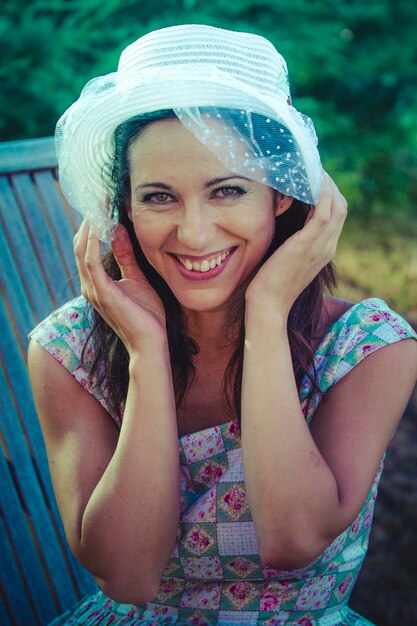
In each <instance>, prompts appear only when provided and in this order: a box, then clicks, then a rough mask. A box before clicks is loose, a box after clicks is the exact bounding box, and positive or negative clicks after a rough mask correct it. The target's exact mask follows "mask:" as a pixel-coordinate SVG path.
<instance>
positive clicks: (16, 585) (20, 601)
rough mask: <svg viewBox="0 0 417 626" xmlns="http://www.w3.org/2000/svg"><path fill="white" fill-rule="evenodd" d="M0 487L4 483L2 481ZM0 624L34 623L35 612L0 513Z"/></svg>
mask: <svg viewBox="0 0 417 626" xmlns="http://www.w3.org/2000/svg"><path fill="white" fill-rule="evenodd" d="M1 484H2V487H3V485H4V483H3V481H2V483H1ZM0 546H1V562H2V567H1V568H0V624H1V625H2V626H19V624H26V625H28V624H36V623H38V619H37V618H36V612H34V610H33V608H32V606H31V598H30V595H29V593H28V589H27V587H26V588H25V584H24V582H23V578H22V576H21V573H20V571H19V568H18V567H17V561H16V555H15V554H14V553H13V551H12V549H11V546H10V541H9V537H8V536H7V532H6V528H5V526H4V521H3V517H2V515H0Z"/></svg>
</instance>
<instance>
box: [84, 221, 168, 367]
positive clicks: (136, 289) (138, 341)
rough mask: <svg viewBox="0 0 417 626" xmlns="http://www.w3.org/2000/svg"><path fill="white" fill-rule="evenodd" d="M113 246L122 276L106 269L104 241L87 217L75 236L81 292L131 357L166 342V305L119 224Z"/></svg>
mask: <svg viewBox="0 0 417 626" xmlns="http://www.w3.org/2000/svg"><path fill="white" fill-rule="evenodd" d="M112 248H113V253H114V256H115V259H116V261H117V264H118V265H119V267H120V272H121V275H122V278H121V279H120V280H118V281H116V280H113V279H112V278H110V276H109V275H108V274H107V273H106V271H105V270H104V267H103V264H102V260H101V244H100V240H99V239H98V237H97V236H96V235H95V234H94V233H93V231H92V229H91V227H90V225H89V224H88V223H87V222H86V221H85V220H84V221H83V222H82V224H81V226H80V229H79V231H78V233H77V234H76V235H75V238H74V254H75V259H76V263H77V268H78V272H79V274H80V279H81V293H82V295H83V296H84V297H85V298H86V300H88V301H89V302H90V303H91V304H92V306H93V307H94V308H95V309H96V311H97V312H98V313H99V314H100V315H101V317H102V318H103V319H104V320H105V322H107V324H108V325H109V326H110V327H111V328H112V329H113V330H114V332H115V333H117V335H118V336H119V337H120V339H121V340H122V341H123V343H124V345H125V347H126V350H127V351H128V353H129V355H130V357H132V356H133V354H134V353H138V352H141V351H142V350H144V349H147V348H153V349H154V348H158V347H164V346H166V345H167V334H166V326H165V311H164V307H163V304H162V302H161V300H160V298H159V296H158V294H157V293H156V291H155V289H153V287H151V285H150V284H149V282H148V281H147V279H146V278H145V276H144V274H143V272H142V271H141V269H140V268H139V266H138V264H137V261H136V257H135V254H134V251H133V247H132V243H131V241H130V238H129V235H128V232H127V230H126V229H125V227H124V226H122V225H121V224H119V225H118V226H117V228H116V231H115V238H114V240H113V241H112Z"/></svg>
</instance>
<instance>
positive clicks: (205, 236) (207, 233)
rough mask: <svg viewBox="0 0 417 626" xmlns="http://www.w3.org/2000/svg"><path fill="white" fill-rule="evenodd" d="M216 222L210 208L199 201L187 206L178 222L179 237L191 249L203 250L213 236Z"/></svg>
mask: <svg viewBox="0 0 417 626" xmlns="http://www.w3.org/2000/svg"><path fill="white" fill-rule="evenodd" d="M214 232H215V224H214V221H213V215H212V212H211V211H210V208H209V207H207V206H205V205H203V204H201V205H200V204H198V203H193V204H192V205H191V206H185V207H184V209H183V212H182V215H181V219H180V222H179V224H178V239H179V240H180V241H181V243H183V244H184V246H185V247H187V248H188V249H189V250H203V249H204V247H205V246H206V244H207V243H208V242H209V241H210V239H211V238H212V237H213V234H214Z"/></svg>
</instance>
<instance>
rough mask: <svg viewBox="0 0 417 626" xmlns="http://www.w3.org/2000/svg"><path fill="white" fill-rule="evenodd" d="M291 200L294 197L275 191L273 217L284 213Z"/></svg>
mask: <svg viewBox="0 0 417 626" xmlns="http://www.w3.org/2000/svg"><path fill="white" fill-rule="evenodd" d="M293 202H294V198H292V197H291V196H284V194H282V193H279V191H277V192H276V193H275V217H278V215H282V214H283V213H285V211H286V210H287V209H289V208H290V206H291V205H292V203H293Z"/></svg>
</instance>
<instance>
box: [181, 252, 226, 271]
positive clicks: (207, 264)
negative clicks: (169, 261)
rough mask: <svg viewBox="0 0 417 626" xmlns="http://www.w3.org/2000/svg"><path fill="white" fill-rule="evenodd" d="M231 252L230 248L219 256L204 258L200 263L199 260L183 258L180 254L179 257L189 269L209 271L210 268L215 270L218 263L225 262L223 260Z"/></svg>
mask: <svg viewBox="0 0 417 626" xmlns="http://www.w3.org/2000/svg"><path fill="white" fill-rule="evenodd" d="M229 254H230V250H228V251H227V252H223V254H219V255H218V256H216V257H213V258H212V259H210V260H209V259H204V261H202V262H201V263H198V262H197V261H193V262H191V261H189V260H188V259H182V258H181V257H179V256H177V259H178V261H179V262H180V263H181V264H182V265H183V266H184V267H185V269H187V270H193V271H194V272H208V271H209V270H213V269H214V268H215V267H216V266H217V265H220V264H221V263H223V261H224V260H225V258H226V257H227V256H229Z"/></svg>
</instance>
